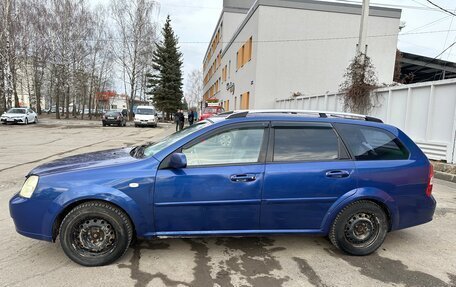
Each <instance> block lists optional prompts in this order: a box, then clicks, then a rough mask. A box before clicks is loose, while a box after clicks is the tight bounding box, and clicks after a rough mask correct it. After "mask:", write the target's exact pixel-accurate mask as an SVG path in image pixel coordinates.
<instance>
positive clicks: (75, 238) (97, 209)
mask: <svg viewBox="0 0 456 287" xmlns="http://www.w3.org/2000/svg"><path fill="white" fill-rule="evenodd" d="M59 236H60V244H61V245H62V249H63V251H64V252H65V254H66V255H67V256H68V257H69V258H70V259H71V260H73V261H74V262H76V263H78V264H80V265H83V266H103V265H107V264H110V263H112V262H114V261H115V260H117V259H119V258H120V257H122V256H123V255H124V254H125V252H126V251H127V249H128V247H129V246H130V243H131V240H132V237H133V227H132V224H131V222H130V220H129V218H128V216H127V215H126V214H125V212H123V211H122V210H120V209H119V208H117V207H115V206H113V205H111V204H109V203H106V202H102V201H90V202H85V203H82V204H81V205H78V206H77V207H75V208H74V209H72V210H71V211H70V212H69V213H68V214H67V215H66V216H65V218H64V219H63V221H62V224H61V225H60V235H59Z"/></svg>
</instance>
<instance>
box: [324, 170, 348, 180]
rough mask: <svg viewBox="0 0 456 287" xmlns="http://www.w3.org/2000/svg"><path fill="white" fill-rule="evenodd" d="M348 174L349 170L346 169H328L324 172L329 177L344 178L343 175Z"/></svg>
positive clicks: (346, 175)
mask: <svg viewBox="0 0 456 287" xmlns="http://www.w3.org/2000/svg"><path fill="white" fill-rule="evenodd" d="M349 176H350V172H348V171H346V170H330V171H328V172H327V173H326V177H330V178H345V177H349Z"/></svg>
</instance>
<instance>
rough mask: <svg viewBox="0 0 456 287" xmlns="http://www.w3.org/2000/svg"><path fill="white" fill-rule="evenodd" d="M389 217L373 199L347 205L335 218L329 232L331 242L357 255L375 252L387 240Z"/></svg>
mask: <svg viewBox="0 0 456 287" xmlns="http://www.w3.org/2000/svg"><path fill="white" fill-rule="evenodd" d="M387 232H388V218H387V216H386V214H385V212H384V211H383V209H382V208H381V207H380V206H379V205H378V204H376V203H374V202H372V201H366V200H362V201H357V202H354V203H352V204H350V205H348V206H346V207H345V208H344V209H343V210H342V211H341V212H339V214H338V215H337V217H336V219H335V220H334V223H333V225H332V226H331V230H330V232H329V239H330V240H331V243H332V244H333V245H334V246H336V247H337V248H339V249H341V250H342V251H344V252H346V253H348V254H350V255H356V256H363V255H369V254H371V253H373V252H375V251H376V250H377V249H378V248H379V247H380V246H381V245H382V243H383V241H384V240H385V237H386V234H387Z"/></svg>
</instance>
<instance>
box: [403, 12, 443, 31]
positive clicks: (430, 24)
mask: <svg viewBox="0 0 456 287" xmlns="http://www.w3.org/2000/svg"><path fill="white" fill-rule="evenodd" d="M450 17H451V16H448V15H447V16H445V17H442V18H440V19H437V20H434V21H432V22H429V23H427V24H424V25H422V26H419V27H416V28H413V29H412V30H410V31H407V32H414V31H418V30H421V29H423V28H426V27H429V26H432V25H434V24H436V23H438V22H441V21H443V20H446V19H448V18H450Z"/></svg>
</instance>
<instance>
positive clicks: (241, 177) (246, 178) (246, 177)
mask: <svg viewBox="0 0 456 287" xmlns="http://www.w3.org/2000/svg"><path fill="white" fill-rule="evenodd" d="M230 178H231V181H234V182H250V181H255V180H256V175H254V174H236V175H232V176H231V177H230Z"/></svg>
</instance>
